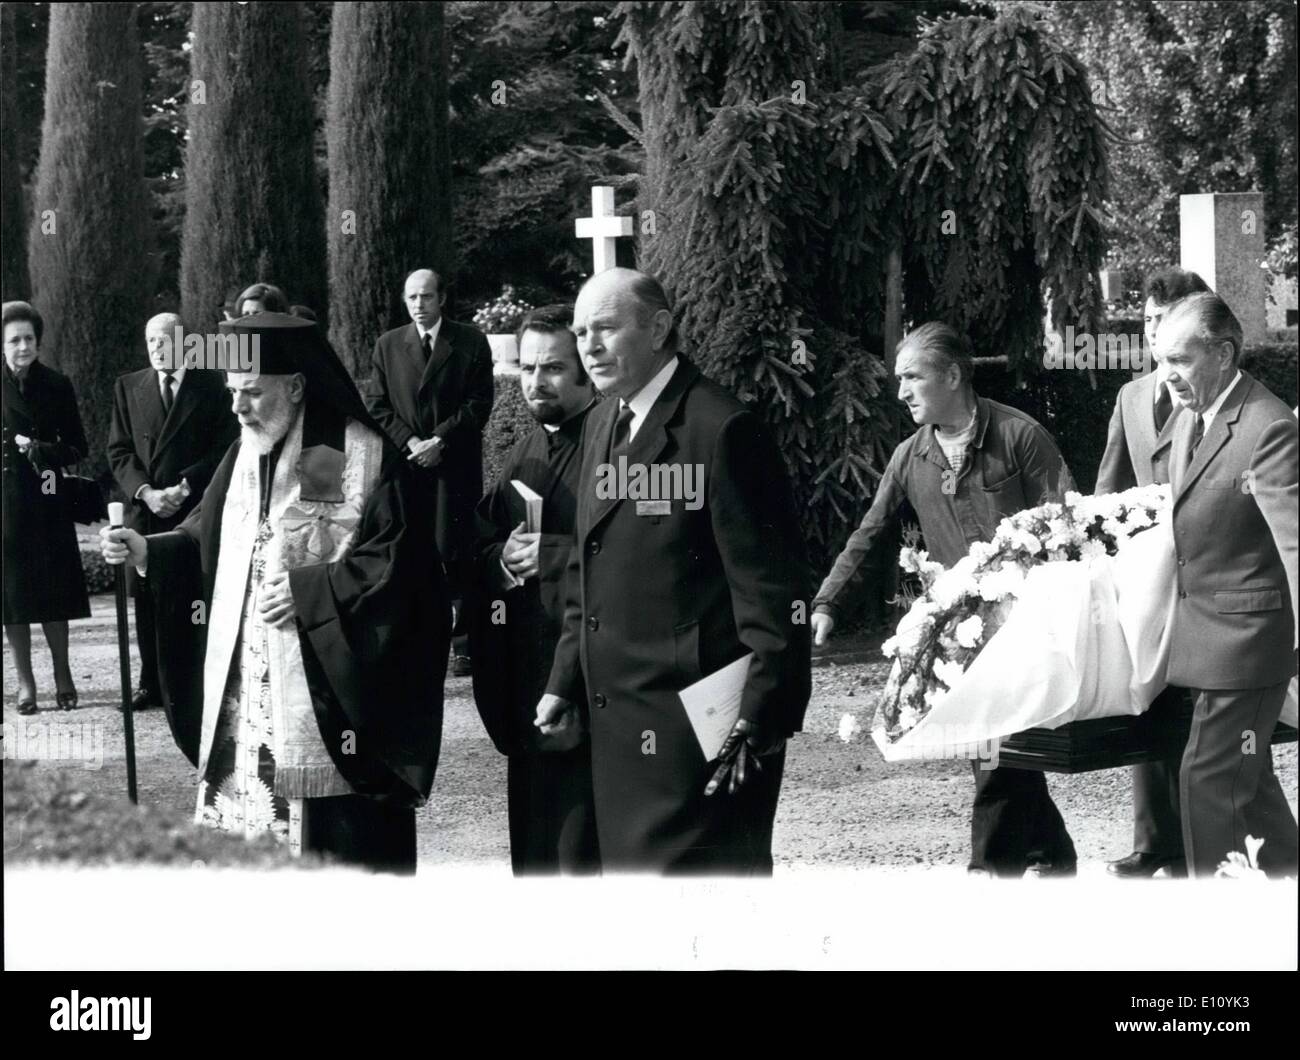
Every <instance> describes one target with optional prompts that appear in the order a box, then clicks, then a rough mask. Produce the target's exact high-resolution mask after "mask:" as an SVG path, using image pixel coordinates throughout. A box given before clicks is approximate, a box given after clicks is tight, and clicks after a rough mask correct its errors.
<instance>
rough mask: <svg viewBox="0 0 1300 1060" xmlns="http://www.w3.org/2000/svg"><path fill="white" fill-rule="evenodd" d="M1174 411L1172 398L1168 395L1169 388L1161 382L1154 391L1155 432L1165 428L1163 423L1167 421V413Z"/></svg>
mask: <svg viewBox="0 0 1300 1060" xmlns="http://www.w3.org/2000/svg"><path fill="white" fill-rule="evenodd" d="M1173 411H1174V401H1173V398H1171V397H1170V396H1169V388H1168V387H1167V386H1165V385H1164V384H1163V383H1161V384H1160V386H1159V388H1158V389H1157V391H1156V433H1157V434H1159V433H1160V432H1161V431H1163V430H1164V429H1165V424H1166V423H1168V422H1169V414H1170V413H1171V412H1173Z"/></svg>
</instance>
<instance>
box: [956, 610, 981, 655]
mask: <svg viewBox="0 0 1300 1060" xmlns="http://www.w3.org/2000/svg"><path fill="white" fill-rule="evenodd" d="M953 633H954V635H955V636H956V637H957V643H958V644H960V645H961V646H962V647H963V648H974V647H976V646H977V645H978V644H979V642H980V637H982V636H984V620H983V619H982V618H980V616H979V615H971V616H970V618H968V619H966V620H965V621H964V622H960V623H958V624H957V628H956V629H955V630H954V631H953Z"/></svg>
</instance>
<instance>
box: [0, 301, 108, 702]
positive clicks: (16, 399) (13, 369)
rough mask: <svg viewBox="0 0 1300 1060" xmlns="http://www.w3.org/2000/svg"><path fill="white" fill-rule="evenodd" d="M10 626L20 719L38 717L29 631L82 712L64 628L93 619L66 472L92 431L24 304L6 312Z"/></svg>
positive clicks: (64, 698) (63, 692) (63, 693)
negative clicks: (42, 355) (37, 626)
mask: <svg viewBox="0 0 1300 1060" xmlns="http://www.w3.org/2000/svg"><path fill="white" fill-rule="evenodd" d="M2 314H3V324H4V360H5V363H4V369H3V372H0V375H2V376H3V378H2V379H0V390H2V398H0V400H2V405H3V412H2V414H0V421H2V422H3V439H4V441H3V468H4V470H3V489H4V518H3V537H4V627H5V637H6V638H7V639H8V641H9V647H10V648H11V649H12V650H13V653H14V667H15V669H16V670H17V671H18V713H19V714H35V713H36V678H35V676H34V675H33V674H32V632H31V623H33V622H39V623H41V628H42V629H43V630H44V632H45V642H46V643H47V644H48V645H49V646H50V655H51V656H53V658H54V682H55V687H56V695H55V702H56V703H57V704H58V706H59V707H60V708H61V709H63V710H72V709H73V708H74V707H75V706H76V705H77V689H76V687H75V686H74V684H73V681H72V671H71V670H70V669H69V668H68V620H69V619H72V618H89V617H90V601H89V599H88V598H87V596H86V583H85V579H84V578H83V577H82V573H81V556H80V554H79V553H78V550H77V530H76V527H75V525H74V524H73V520H72V510H71V507H70V505H69V503H68V496H67V492H66V491H64V490H60V489H59V485H60V481H61V480H60V474H61V471H60V469H62V468H64V467H68V466H70V465H73V464H76V463H77V462H78V461H80V460H81V459H82V458H83V457H84V456H85V455H86V449H87V445H86V433H85V431H84V430H83V429H82V426H81V416H80V414H79V413H78V412H77V397H76V394H75V393H73V390H72V383H71V382H69V381H68V377H67V376H65V375H62V374H61V373H59V372H56V371H55V370H54V369H53V368H50V367H48V366H46V365H44V364H42V363H41V361H40V360H39V348H40V342H41V335H42V333H43V332H44V330H45V323H44V321H43V320H42V319H41V315H40V313H38V312H37V311H36V310H35V309H34V308H32V307H31V306H30V305H28V304H27V303H26V302H6V303H5V304H4V307H3V310H2Z"/></svg>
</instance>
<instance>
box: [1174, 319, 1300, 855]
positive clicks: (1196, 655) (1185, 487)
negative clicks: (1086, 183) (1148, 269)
mask: <svg viewBox="0 0 1300 1060" xmlns="http://www.w3.org/2000/svg"><path fill="white" fill-rule="evenodd" d="M1241 345H1242V334H1241V325H1240V323H1238V321H1237V319H1236V317H1235V316H1233V314H1232V310H1231V309H1229V308H1228V306H1227V305H1226V304H1225V303H1224V302H1223V301H1222V299H1220V298H1219V297H1218V296H1216V295H1213V294H1194V295H1191V296H1190V297H1188V298H1185V299H1183V300H1182V301H1180V302H1178V303H1176V304H1175V306H1174V307H1173V309H1172V310H1170V312H1169V314H1168V315H1167V316H1166V317H1165V320H1164V322H1163V323H1162V324H1161V330H1160V356H1161V360H1162V361H1163V362H1164V365H1165V368H1166V375H1167V378H1168V382H1169V386H1170V388H1171V390H1172V391H1173V394H1174V398H1175V400H1177V401H1178V403H1179V404H1181V405H1182V406H1183V407H1184V409H1185V410H1186V411H1185V412H1184V414H1183V415H1182V416H1181V417H1180V421H1179V424H1178V428H1177V430H1176V431H1175V432H1174V440H1173V463H1172V476H1171V477H1172V482H1171V484H1172V487H1173V530H1174V548H1175V551H1176V557H1177V566H1176V567H1175V576H1176V579H1177V593H1178V595H1177V598H1176V600H1175V602H1174V617H1173V633H1172V638H1171V643H1170V649H1169V669H1168V680H1169V683H1170V684H1171V685H1174V686H1177V687H1181V688H1187V689H1189V690H1190V691H1191V694H1192V696H1193V697H1194V702H1195V709H1194V711H1193V714H1192V727H1191V733H1190V735H1189V736H1188V740H1187V749H1186V751H1185V752H1184V753H1183V761H1182V771H1181V775H1180V778H1179V796H1180V802H1181V806H1182V815H1183V846H1184V848H1185V850H1186V852H1187V865H1188V869H1189V870H1190V872H1191V874H1192V875H1193V876H1211V875H1213V874H1214V871H1215V869H1216V868H1217V867H1218V865H1219V864H1220V862H1222V861H1223V860H1224V859H1225V858H1226V857H1227V855H1228V853H1229V851H1233V850H1236V851H1240V852H1245V849H1246V837H1247V836H1254V837H1255V838H1257V839H1263V841H1264V843H1263V847H1262V848H1261V849H1260V851H1259V855H1258V864H1259V867H1260V868H1262V869H1264V870H1265V871H1266V872H1268V873H1270V874H1280V875H1292V876H1293V875H1295V873H1296V869H1297V842H1296V821H1295V817H1294V816H1292V814H1291V809H1290V807H1289V806H1288V805H1287V801H1286V796H1285V795H1284V794H1283V792H1282V786H1281V785H1280V784H1279V783H1278V780H1277V777H1276V776H1275V775H1274V773H1273V756H1272V753H1271V751H1270V743H1271V741H1272V737H1273V729H1274V728H1275V727H1276V725H1277V720H1278V715H1279V714H1280V712H1281V710H1282V704H1283V701H1284V700H1285V697H1286V688H1287V684H1288V683H1289V681H1290V679H1291V677H1292V675H1294V674H1295V672H1296V647H1297V640H1296V629H1297V623H1296V611H1297V590H1296V566H1297V562H1296V556H1297V551H1296V538H1297V533H1296V531H1297V527H1296V523H1297V507H1296V506H1297V500H1298V496H1300V482H1298V479H1297V473H1298V471H1300V437H1298V436H1297V425H1296V420H1295V417H1294V416H1292V415H1291V410H1290V409H1288V408H1287V407H1286V405H1284V404H1283V403H1282V402H1281V401H1280V400H1279V399H1278V398H1277V397H1275V396H1274V395H1273V394H1272V393H1270V392H1269V391H1268V390H1267V389H1266V388H1265V387H1264V386H1262V385H1261V384H1260V383H1259V382H1257V381H1256V380H1254V379H1252V378H1251V377H1250V376H1249V375H1247V374H1246V373H1245V372H1243V371H1241V369H1240V368H1239V367H1238V362H1239V360H1240V357H1241Z"/></svg>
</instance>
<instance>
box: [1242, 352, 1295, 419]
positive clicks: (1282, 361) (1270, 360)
mask: <svg viewBox="0 0 1300 1060" xmlns="http://www.w3.org/2000/svg"><path fill="white" fill-rule="evenodd" d="M1297 354H1300V345H1298V344H1296V343H1294V342H1267V343H1264V342H1262V343H1260V344H1259V345H1258V346H1247V347H1246V348H1245V349H1244V350H1242V351H1241V367H1242V368H1243V369H1244V370H1245V371H1247V372H1249V373H1250V374H1251V375H1253V376H1254V377H1255V378H1256V379H1258V380H1259V381H1260V382H1261V383H1263V384H1264V385H1265V386H1266V387H1268V388H1269V390H1271V391H1273V393H1275V394H1276V395H1277V396H1278V397H1280V398H1281V399H1282V400H1283V401H1285V402H1286V403H1287V404H1288V405H1290V406H1291V407H1292V408H1295V407H1296V404H1297V403H1300V395H1298V394H1297V389H1298V388H1297V380H1296V357H1297Z"/></svg>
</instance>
